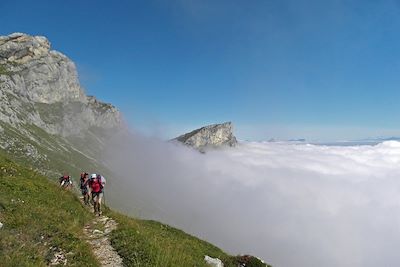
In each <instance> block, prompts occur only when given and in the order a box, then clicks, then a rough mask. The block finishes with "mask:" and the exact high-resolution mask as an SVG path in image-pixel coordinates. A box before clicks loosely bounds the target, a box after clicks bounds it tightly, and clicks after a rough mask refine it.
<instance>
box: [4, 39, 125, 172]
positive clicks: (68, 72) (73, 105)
mask: <svg viewBox="0 0 400 267" xmlns="http://www.w3.org/2000/svg"><path fill="white" fill-rule="evenodd" d="M121 129H122V121H121V114H120V112H119V111H118V110H117V109H116V108H115V107H114V106H112V105H110V104H106V103H103V102H101V101H99V100H97V99H96V98H95V97H93V96H86V94H85V92H84V90H83V89H82V87H81V86H80V84H79V80H78V74H77V70H76V67H75V64H74V63H73V62H72V61H71V60H70V59H69V58H68V57H66V56H65V55H63V54H61V53H60V52H57V51H54V50H51V45H50V42H49V41H48V40H47V38H45V37H42V36H30V35H27V34H23V33H14V34H11V35H8V36H0V150H1V151H5V152H6V153H8V154H10V155H12V157H14V158H18V159H19V160H20V161H21V162H29V164H31V165H33V166H35V168H37V170H38V171H40V172H42V173H44V174H46V175H55V173H58V172H62V171H64V170H65V169H69V170H76V171H80V170H82V169H83V168H92V169H100V168H102V166H103V165H102V162H101V160H100V159H99V155H100V154H101V151H102V149H103V145H104V144H105V141H106V140H107V139H108V138H109V137H110V135H111V134H113V133H114V132H115V131H118V130H121Z"/></svg>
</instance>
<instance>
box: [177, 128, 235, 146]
mask: <svg viewBox="0 0 400 267" xmlns="http://www.w3.org/2000/svg"><path fill="white" fill-rule="evenodd" d="M173 140H174V141H179V142H182V143H183V144H185V145H188V146H191V147H194V148H196V149H198V150H200V151H204V149H206V148H209V147H211V148H215V147H221V146H230V147H232V146H235V145H236V144H237V140H236V137H235V136H234V135H233V125H232V123H231V122H225V123H221V124H213V125H208V126H204V127H201V128H199V129H196V130H194V131H191V132H190V133H186V134H183V135H181V136H179V137H177V138H175V139H173Z"/></svg>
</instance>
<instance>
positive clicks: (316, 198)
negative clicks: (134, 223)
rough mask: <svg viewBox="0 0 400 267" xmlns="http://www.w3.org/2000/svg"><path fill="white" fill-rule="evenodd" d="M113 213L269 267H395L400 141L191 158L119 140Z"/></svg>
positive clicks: (265, 145)
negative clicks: (252, 258) (250, 257)
mask: <svg viewBox="0 0 400 267" xmlns="http://www.w3.org/2000/svg"><path fill="white" fill-rule="evenodd" d="M109 151H110V154H109V155H108V158H107V161H108V164H109V166H110V168H111V169H112V170H113V171H114V172H115V173H116V176H115V177H112V180H111V186H110V187H111V188H110V192H109V198H110V201H111V202H112V205H113V206H115V207H118V208H119V209H121V210H123V211H125V212H128V213H130V214H132V215H135V216H141V217H144V218H150V219H157V220H160V221H163V222H165V223H169V224H171V225H174V226H176V227H179V228H181V229H183V230H185V231H187V232H189V233H192V234H195V235H196V236H199V237H200V238H203V239H206V240H208V241H210V242H212V243H214V244H215V245H217V246H219V247H221V248H223V249H224V250H226V251H228V252H230V253H233V254H237V253H241V254H244V253H249V254H253V255H256V256H259V257H261V258H263V259H264V260H266V261H267V262H268V263H270V264H272V265H274V266H288V267H290V266H328V267H329V266H335V267H337V266H353V267H354V266H398V263H399V262H400V253H399V252H398V250H399V248H400V142H395V141H388V142H384V143H380V144H377V145H364V146H323V145H311V144H304V143H290V142H286V143H284V142H282V143H281V142H275V143H272V142H240V143H239V145H238V146H237V147H235V148H227V149H222V150H214V151H208V152H207V153H206V154H201V153H198V152H197V151H194V150H192V149H190V148H187V147H184V146H182V145H178V144H173V143H166V142H163V141H160V140H156V139H153V138H147V137H142V136H140V135H135V134H134V135H132V136H129V137H127V136H119V137H118V138H116V139H115V140H114V142H113V143H112V145H111V146H110V150H109Z"/></svg>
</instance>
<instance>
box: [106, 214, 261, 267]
mask: <svg viewBox="0 0 400 267" xmlns="http://www.w3.org/2000/svg"><path fill="white" fill-rule="evenodd" d="M108 215H109V216H111V217H113V218H114V219H115V220H116V221H117V222H118V223H119V226H118V229H117V230H115V231H113V232H112V233H111V243H112V245H113V247H114V248H115V249H116V250H117V251H118V253H119V254H120V255H121V257H122V258H123V260H124V263H125V264H126V265H127V266H144V267H147V266H148V267H150V266H151V267H153V266H160V267H161V266H177V267H180V266H204V267H206V266H208V265H207V264H206V262H205V261H204V256H205V255H208V256H210V257H213V258H219V259H221V260H222V261H223V262H224V266H225V267H237V266H238V263H246V266H247V267H266V266H267V265H266V264H264V263H262V262H261V261H260V260H258V259H257V258H254V257H245V259H244V257H240V256H237V257H232V256H230V255H228V254H226V253H225V252H223V251H222V250H221V249H219V248H217V247H215V246H214V245H212V244H210V243H208V242H206V241H203V240H200V239H198V238H196V237H194V236H191V235H189V234H187V233H185V232H183V231H181V230H178V229H176V228H173V227H171V226H168V225H165V224H162V223H159V222H156V221H151V220H139V219H133V218H129V217H126V216H123V215H120V214H118V213H115V212H112V211H108Z"/></svg>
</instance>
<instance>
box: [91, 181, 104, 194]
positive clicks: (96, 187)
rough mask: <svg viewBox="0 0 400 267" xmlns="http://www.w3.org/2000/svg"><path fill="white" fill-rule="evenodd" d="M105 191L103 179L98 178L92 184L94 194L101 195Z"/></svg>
mask: <svg viewBox="0 0 400 267" xmlns="http://www.w3.org/2000/svg"><path fill="white" fill-rule="evenodd" d="M102 189H103V185H102V184H101V178H96V179H94V181H93V182H92V192H94V193H101V191H102Z"/></svg>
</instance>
